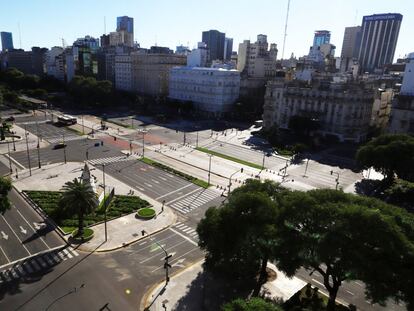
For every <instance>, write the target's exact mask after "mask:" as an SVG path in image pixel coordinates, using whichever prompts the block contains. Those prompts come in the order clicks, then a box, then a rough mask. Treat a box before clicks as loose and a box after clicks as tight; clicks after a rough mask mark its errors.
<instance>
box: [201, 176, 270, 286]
mask: <svg viewBox="0 0 414 311" xmlns="http://www.w3.org/2000/svg"><path fill="white" fill-rule="evenodd" d="M255 186H257V184H253V183H248V184H247V185H246V186H242V187H240V188H238V189H237V191H234V192H233V193H232V194H231V195H230V196H229V201H228V203H226V204H224V206H223V207H221V208H216V207H212V208H209V209H208V210H207V212H206V215H205V217H204V218H203V219H202V220H201V221H200V223H199V225H198V227H197V232H198V235H199V238H200V240H199V246H200V247H201V248H202V249H205V250H206V251H207V254H206V267H207V269H209V270H211V271H213V272H219V273H221V274H225V275H229V276H231V277H235V278H239V279H245V280H247V281H253V280H254V279H255V278H256V276H257V275H258V274H260V277H259V281H258V283H259V284H260V283H261V282H263V281H264V278H265V276H266V264H267V261H268V260H271V259H272V258H273V257H272V254H273V253H274V252H273V251H272V248H273V247H274V246H275V243H276V240H275V230H276V228H275V225H276V217H277V209H276V206H275V202H274V201H273V200H272V199H271V198H270V197H269V195H268V194H266V192H265V191H266V190H263V191H252V189H253V188H255ZM263 188H264V189H265V188H266V185H264V186H263Z"/></svg>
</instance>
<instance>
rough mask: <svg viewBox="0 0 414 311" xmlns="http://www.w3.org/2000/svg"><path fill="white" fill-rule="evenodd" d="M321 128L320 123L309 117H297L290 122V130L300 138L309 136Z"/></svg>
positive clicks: (293, 117)
mask: <svg viewBox="0 0 414 311" xmlns="http://www.w3.org/2000/svg"><path fill="white" fill-rule="evenodd" d="M319 128H320V124H319V122H318V121H316V120H313V119H311V118H309V117H304V116H299V115H296V116H292V117H291V118H290V120H289V129H291V130H293V131H294V132H295V133H296V134H297V135H299V136H309V134H310V133H311V132H312V131H316V130H318V129H319Z"/></svg>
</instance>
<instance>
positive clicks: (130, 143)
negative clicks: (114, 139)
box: [129, 139, 132, 155]
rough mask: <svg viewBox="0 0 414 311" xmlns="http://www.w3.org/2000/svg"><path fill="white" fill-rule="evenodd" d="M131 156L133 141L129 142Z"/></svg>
mask: <svg viewBox="0 0 414 311" xmlns="http://www.w3.org/2000/svg"><path fill="white" fill-rule="evenodd" d="M129 154H130V155H132V139H130V140H129Z"/></svg>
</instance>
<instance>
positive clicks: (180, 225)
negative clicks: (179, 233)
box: [175, 224, 187, 229]
mask: <svg viewBox="0 0 414 311" xmlns="http://www.w3.org/2000/svg"><path fill="white" fill-rule="evenodd" d="M175 227H176V228H178V229H182V228H185V227H187V226H186V225H184V224H179V225H176V226H175Z"/></svg>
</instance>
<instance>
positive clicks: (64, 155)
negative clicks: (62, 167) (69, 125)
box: [62, 134, 66, 164]
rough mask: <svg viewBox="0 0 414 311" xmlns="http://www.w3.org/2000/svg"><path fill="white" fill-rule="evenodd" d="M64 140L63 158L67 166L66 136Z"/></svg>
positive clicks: (63, 135)
mask: <svg viewBox="0 0 414 311" xmlns="http://www.w3.org/2000/svg"><path fill="white" fill-rule="evenodd" d="M62 138H63V158H64V160H65V164H66V144H65V134H62Z"/></svg>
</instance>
